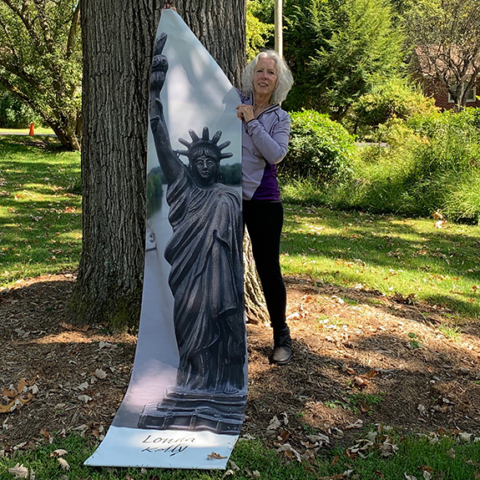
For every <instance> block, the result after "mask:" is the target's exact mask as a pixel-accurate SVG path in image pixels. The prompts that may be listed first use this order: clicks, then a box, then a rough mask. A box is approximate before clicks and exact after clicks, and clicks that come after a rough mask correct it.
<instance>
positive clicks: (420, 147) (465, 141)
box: [284, 109, 480, 222]
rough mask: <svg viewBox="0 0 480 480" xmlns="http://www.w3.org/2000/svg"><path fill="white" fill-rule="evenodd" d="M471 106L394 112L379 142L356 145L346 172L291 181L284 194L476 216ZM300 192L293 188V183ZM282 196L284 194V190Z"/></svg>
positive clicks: (384, 209) (478, 131) (476, 154)
mask: <svg viewBox="0 0 480 480" xmlns="http://www.w3.org/2000/svg"><path fill="white" fill-rule="evenodd" d="M477 115H478V114H477V111H476V109H466V110H465V111H463V112H460V113H453V112H444V113H439V112H437V113H435V112H430V113H428V114H423V115H414V116H413V117H410V118H409V119H407V120H406V121H404V120H400V119H398V118H394V119H391V120H389V121H388V122H387V123H386V124H384V125H381V126H380V127H379V129H378V137H377V138H378V139H379V140H381V141H382V143H381V144H380V143H377V144H376V145H371V146H368V147H364V148H361V149H359V150H358V152H359V153H358V155H357V156H356V158H355V159H354V160H353V162H352V163H351V166H352V170H353V173H352V176H351V178H350V179H349V180H348V181H347V182H344V183H343V184H339V185H327V186H326V187H325V188H317V191H316V192H315V191H314V189H313V188H312V185H309V186H308V188H306V186H305V185H299V184H298V183H297V184H294V183H293V182H292V183H291V184H290V185H289V186H288V188H284V191H285V194H286V198H287V199H291V200H292V201H295V202H301V203H305V202H307V203H316V204H319V205H325V206H328V207H331V208H354V209H362V210H366V211H367V210H368V211H371V212H377V213H389V212H393V213H400V214H406V215H421V216H430V215H431V214H432V213H433V212H435V211H437V210H441V211H442V212H443V213H444V214H445V215H446V216H447V217H448V218H449V219H451V220H460V221H468V222H478V220H479V219H480V193H479V192H480V128H478V127H477V126H476V119H477V118H479V117H477ZM299 187H300V189H301V190H302V192H295V190H298V188H299ZM284 198H285V195H284Z"/></svg>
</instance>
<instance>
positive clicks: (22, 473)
mask: <svg viewBox="0 0 480 480" xmlns="http://www.w3.org/2000/svg"><path fill="white" fill-rule="evenodd" d="M8 471H9V473H11V474H12V475H13V476H14V477H15V478H28V468H25V467H24V466H23V465H20V464H19V463H17V464H16V465H15V466H14V467H13V468H9V469H8Z"/></svg>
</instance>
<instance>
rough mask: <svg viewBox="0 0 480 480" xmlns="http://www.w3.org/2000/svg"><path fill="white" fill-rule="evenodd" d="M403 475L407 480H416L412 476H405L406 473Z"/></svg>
mask: <svg viewBox="0 0 480 480" xmlns="http://www.w3.org/2000/svg"><path fill="white" fill-rule="evenodd" d="M404 475H405V478H406V479H407V480H417V477H414V476H413V475H407V474H406V473H405V474H404Z"/></svg>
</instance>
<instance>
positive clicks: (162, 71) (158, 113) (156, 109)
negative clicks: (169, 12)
mask: <svg viewBox="0 0 480 480" xmlns="http://www.w3.org/2000/svg"><path fill="white" fill-rule="evenodd" d="M166 41H167V35H166V34H165V33H162V34H161V35H160V37H159V38H158V40H157V41H156V43H155V50H154V53H153V61H152V76H151V77H150V126H151V128H152V133H153V138H154V141H155V149H156V150H157V157H158V161H159V162H160V166H161V167H162V171H163V174H164V175H165V178H166V180H167V182H168V183H169V184H171V183H172V182H173V181H174V179H175V178H176V177H177V176H178V174H179V172H180V169H181V168H183V167H182V162H181V161H180V160H179V159H178V157H177V155H176V154H175V152H174V151H173V149H172V145H171V143H170V136H169V134H168V128H167V123H166V122H165V117H164V115H163V105H162V101H161V99H160V93H161V91H162V87H163V84H164V83H165V77H166V75H167V71H168V60H167V57H165V55H162V52H163V48H164V47H165V42H166Z"/></svg>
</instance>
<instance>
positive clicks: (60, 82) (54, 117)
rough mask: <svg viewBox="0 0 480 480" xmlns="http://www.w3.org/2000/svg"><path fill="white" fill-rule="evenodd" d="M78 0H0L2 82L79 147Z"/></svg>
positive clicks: (67, 144) (68, 144)
mask: <svg viewBox="0 0 480 480" xmlns="http://www.w3.org/2000/svg"><path fill="white" fill-rule="evenodd" d="M79 21H80V6H79V2H78V0H41V1H40V0H0V84H1V85H2V86H3V87H4V88H6V89H7V90H9V91H10V92H12V93H13V94H14V95H15V96H16V97H18V98H19V99H20V100H22V101H23V102H25V103H26V104H27V105H28V106H29V107H31V108H32V110H34V111H35V112H36V113H37V114H38V115H40V116H41V117H42V119H43V120H44V122H45V123H46V124H47V125H49V126H50V127H51V128H52V129H53V131H54V132H55V133H56V134H57V136H58V138H59V140H60V141H61V143H62V145H63V146H64V147H66V148H68V149H73V150H79V149H80V143H79V139H78V137H79V133H80V102H81V100H80V82H81V45H80V42H79V35H80V32H79Z"/></svg>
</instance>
